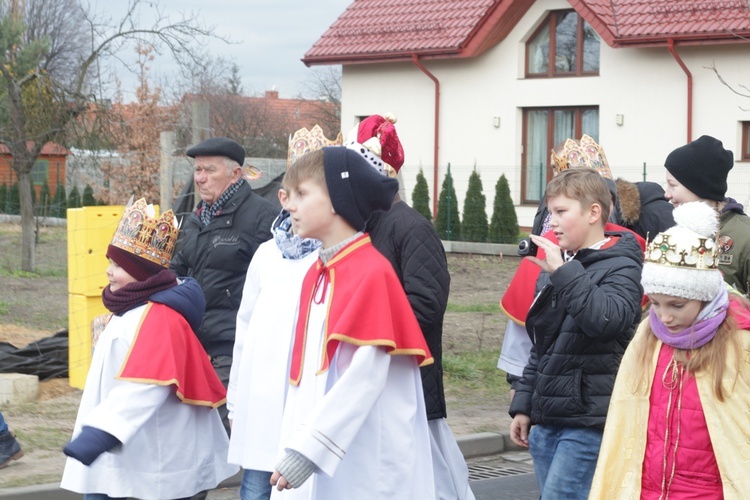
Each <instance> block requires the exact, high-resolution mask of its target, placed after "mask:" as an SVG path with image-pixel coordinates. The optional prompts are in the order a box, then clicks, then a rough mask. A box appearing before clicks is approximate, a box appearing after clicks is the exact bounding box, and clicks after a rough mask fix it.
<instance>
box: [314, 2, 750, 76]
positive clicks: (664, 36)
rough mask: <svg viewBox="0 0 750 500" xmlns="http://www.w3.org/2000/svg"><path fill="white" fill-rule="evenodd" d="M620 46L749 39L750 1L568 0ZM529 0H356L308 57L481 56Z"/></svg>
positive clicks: (327, 60)
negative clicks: (671, 41) (671, 40)
mask: <svg viewBox="0 0 750 500" xmlns="http://www.w3.org/2000/svg"><path fill="white" fill-rule="evenodd" d="M568 1H569V3H570V4H571V6H572V7H573V8H574V9H575V10H576V11H577V12H578V13H579V14H580V15H581V16H582V17H583V18H584V19H586V21H588V22H589V24H591V25H592V26H593V27H594V29H596V31H597V32H598V33H599V35H600V36H601V37H602V39H603V40H604V41H605V42H606V43H607V44H609V45H610V46H613V47H620V46H624V45H665V44H666V43H667V40H668V39H673V40H674V41H675V42H678V43H680V44H685V43H711V42H714V43H724V42H727V41H732V42H747V41H748V40H750V2H749V1H748V0H689V1H688V0H568ZM532 4H533V2H532V1H530V0H355V1H354V2H352V4H351V5H349V7H347V9H346V10H345V11H344V13H343V14H341V16H340V17H339V18H338V19H337V20H336V22H334V23H333V25H331V27H330V28H328V30H327V31H326V32H325V33H324V34H323V36H321V37H320V39H319V40H318V41H317V42H315V44H314V45H313V46H312V47H311V48H310V50H308V51H307V53H306V54H305V57H304V58H303V59H302V61H303V62H304V63H305V64H307V65H308V66H309V65H313V64H352V63H363V62H382V61H404V60H409V59H411V58H412V56H413V55H415V54H416V55H417V56H419V57H420V58H427V59H430V58H463V57H474V56H476V55H479V54H481V53H482V52H484V51H486V50H487V49H489V48H491V47H492V46H494V45H496V44H497V43H499V42H500V41H502V40H503V39H504V38H505V37H506V36H507V35H508V33H509V32H510V30H512V29H513V28H514V27H515V25H516V23H517V22H518V21H519V20H520V19H521V17H523V15H524V14H525V13H526V12H527V11H528V9H529V7H531V5H532Z"/></svg>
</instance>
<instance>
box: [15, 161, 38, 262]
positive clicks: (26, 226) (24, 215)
mask: <svg viewBox="0 0 750 500" xmlns="http://www.w3.org/2000/svg"><path fill="white" fill-rule="evenodd" d="M20 170H21V171H20V172H17V173H18V196H19V199H20V201H21V269H22V270H23V271H28V272H30V273H33V272H35V270H36V258H35V256H36V238H35V237H34V229H35V227H34V206H33V204H32V202H31V189H32V187H31V173H30V172H25V171H24V170H25V169H20Z"/></svg>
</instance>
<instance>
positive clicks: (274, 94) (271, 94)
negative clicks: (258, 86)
mask: <svg viewBox="0 0 750 500" xmlns="http://www.w3.org/2000/svg"><path fill="white" fill-rule="evenodd" d="M278 98H279V91H278V90H266V99H278Z"/></svg>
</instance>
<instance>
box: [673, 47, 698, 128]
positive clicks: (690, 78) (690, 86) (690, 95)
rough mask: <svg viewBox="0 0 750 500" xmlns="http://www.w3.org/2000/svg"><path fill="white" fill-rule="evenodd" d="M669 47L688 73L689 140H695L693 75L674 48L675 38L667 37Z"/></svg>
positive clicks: (678, 62)
mask: <svg viewBox="0 0 750 500" xmlns="http://www.w3.org/2000/svg"><path fill="white" fill-rule="evenodd" d="M667 47H668V48H669V52H670V53H671V54H672V56H673V57H674V58H675V60H676V61H677V64H679V65H680V67H681V68H682V71H684V72H685V74H686V75H687V142H691V141H692V140H693V75H692V73H690V70H689V69H688V67H687V66H686V65H685V63H684V62H683V61H682V59H681V58H680V56H679V54H677V51H676V50H675V49H674V39H673V38H668V39H667Z"/></svg>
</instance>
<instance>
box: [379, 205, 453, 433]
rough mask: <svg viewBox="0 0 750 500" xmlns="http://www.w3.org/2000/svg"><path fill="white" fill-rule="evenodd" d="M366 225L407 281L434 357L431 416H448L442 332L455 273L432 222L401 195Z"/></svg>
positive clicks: (429, 380)
mask: <svg viewBox="0 0 750 500" xmlns="http://www.w3.org/2000/svg"><path fill="white" fill-rule="evenodd" d="M367 231H368V232H369V233H370V238H372V243H373V245H374V246H375V248H377V249H378V250H379V251H380V253H382V254H383V255H384V256H385V257H386V258H387V259H388V260H389V261H390V263H391V264H392V265H393V268H394V269H395V270H396V274H397V275H398V278H399V280H401V283H402V284H403V285H404V290H405V291H406V296H407V297H408V298H409V303H410V304H411V307H412V309H413V310H414V314H415V315H416V317H417V321H418V322H419V326H420V328H421V329H422V334H423V335H424V337H425V339H426V340H427V345H428V346H429V348H430V352H431V353H432V356H433V358H434V359H435V363H433V364H431V365H428V366H425V367H422V368H421V370H422V387H423V389H424V400H425V406H426V409H427V419H428V420H434V419H437V418H445V416H446V410H445V394H444V392H443V362H442V359H443V345H442V337H443V315H444V314H445V308H446V306H447V305H448V293H449V291H450V281H451V278H450V274H448V262H447V260H446V258H445V250H444V249H443V243H442V242H441V241H440V238H439V237H438V235H437V233H436V232H435V228H434V227H433V226H432V223H431V222H430V221H428V220H427V219H426V218H425V217H424V216H423V215H422V214H420V213H419V212H417V211H416V210H414V209H413V208H411V207H410V206H409V205H407V204H406V203H404V202H402V201H399V202H396V203H394V205H393V207H392V208H391V209H390V210H389V211H388V212H376V213H375V214H373V216H372V217H371V218H370V220H369V221H368V223H367Z"/></svg>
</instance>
